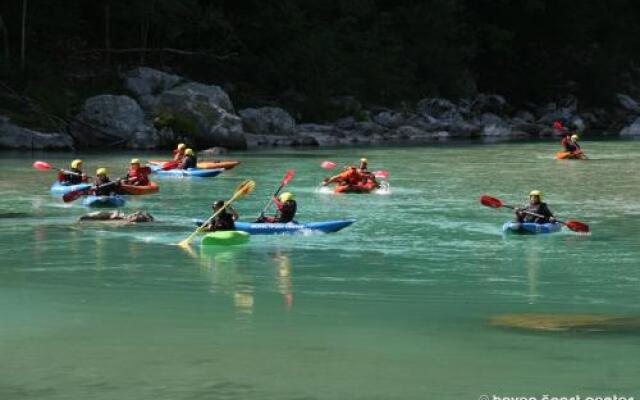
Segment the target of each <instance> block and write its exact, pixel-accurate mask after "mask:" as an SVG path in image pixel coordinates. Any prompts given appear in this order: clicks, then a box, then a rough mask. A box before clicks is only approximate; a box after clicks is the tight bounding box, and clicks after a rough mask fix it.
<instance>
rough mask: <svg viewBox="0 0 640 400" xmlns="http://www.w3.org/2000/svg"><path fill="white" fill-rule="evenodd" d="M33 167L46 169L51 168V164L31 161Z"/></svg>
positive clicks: (41, 169)
mask: <svg viewBox="0 0 640 400" xmlns="http://www.w3.org/2000/svg"><path fill="white" fill-rule="evenodd" d="M33 168H35V169H39V170H40V171H47V170H50V169H51V168H53V167H52V166H51V164H49V163H46V162H44V161H36V162H34V163H33Z"/></svg>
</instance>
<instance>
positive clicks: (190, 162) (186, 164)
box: [178, 156, 198, 169]
mask: <svg viewBox="0 0 640 400" xmlns="http://www.w3.org/2000/svg"><path fill="white" fill-rule="evenodd" d="M197 167H198V159H197V158H196V156H185V157H184V158H183V159H182V162H181V163H180V166H179V167H178V168H180V169H189V168H197Z"/></svg>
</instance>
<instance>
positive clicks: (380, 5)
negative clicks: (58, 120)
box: [0, 0, 640, 118]
mask: <svg viewBox="0 0 640 400" xmlns="http://www.w3.org/2000/svg"><path fill="white" fill-rule="evenodd" d="M639 19H640V2H637V1H633V0H608V1H601V0H423V1H418V0H413V1H412V0H393V1H392V0H321V1H319V0H217V1H207V0H179V1H176V0H95V1H87V0H85V1H81V0H76V1H71V0H69V1H59V0H6V1H3V2H1V3H0V45H2V49H1V51H0V66H1V68H0V74H1V75H0V80H1V83H2V89H3V92H4V93H5V94H6V93H7V92H10V91H15V92H16V93H21V94H26V95H27V96H29V97H30V98H32V99H35V100H36V101H37V102H40V104H43V105H44V107H46V108H48V109H49V110H50V111H52V114H54V115H59V116H61V117H65V116H68V115H69V114H70V113H71V112H72V111H73V110H74V108H75V107H77V105H78V103H79V102H80V101H81V99H82V98H84V97H85V96H86V95H88V94H93V93H98V92H100V91H109V92H114V91H117V90H122V89H117V88H118V85H117V84H116V83H117V82H118V72H119V71H122V70H126V69H128V68H131V67H134V66H137V65H148V66H153V67H158V68H164V69H166V70H170V71H173V72H175V73H177V74H183V75H185V76H187V77H189V78H191V79H195V80H201V81H204V82H211V83H218V84H223V85H225V88H226V89H227V90H229V91H230V92H231V95H232V97H233V99H234V101H235V102H236V103H237V104H239V105H241V106H242V105H246V104H267V103H279V104H284V105H286V106H288V107H289V108H292V109H296V108H297V111H298V112H301V113H302V115H304V116H305V117H308V118H313V117H314V115H312V114H311V113H310V112H309V110H321V109H322V107H321V106H322V104H324V103H325V102H326V101H327V99H328V98H329V97H330V96H333V95H344V94H351V95H355V96H356V97H357V98H359V99H360V100H362V101H364V102H367V103H371V104H380V105H396V106H397V105H400V104H402V103H403V102H413V101H415V100H416V99H419V98H421V97H425V96H430V95H433V96H444V97H449V98H458V97H463V96H467V95H470V94H472V93H473V92H475V91H481V92H494V93H500V94H503V95H505V96H507V97H508V98H509V99H510V101H512V102H515V103H523V102H526V101H537V102H539V101H545V100H548V99H553V98H554V97H555V96H558V95H561V94H567V93H572V94H574V95H576V96H577V97H578V98H579V99H580V100H581V102H583V104H584V103H586V104H606V103H607V102H609V101H611V99H612V95H613V94H614V93H616V92H617V91H620V90H624V87H625V85H627V86H628V84H629V82H628V72H629V71H630V70H632V69H633V63H634V62H637V61H638V59H639V58H640V52H639V51H638V50H639V49H640V24H638V23H637V21H638V20H639ZM23 31H24V35H23ZM2 101H3V103H0V110H1V109H5V110H6V109H11V108H12V107H13V108H14V109H15V108H16V104H10V103H11V101H10V100H7V96H4V97H3V98H2ZM318 112H319V111H318ZM315 117H317V115H316V116H315Z"/></svg>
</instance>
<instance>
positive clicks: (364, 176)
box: [358, 157, 380, 188]
mask: <svg viewBox="0 0 640 400" xmlns="http://www.w3.org/2000/svg"><path fill="white" fill-rule="evenodd" d="M368 165H369V161H368V160H367V159H366V158H364V157H363V158H361V159H360V166H359V167H358V173H359V174H360V179H361V182H362V184H363V185H367V184H371V185H373V186H374V187H376V188H379V187H380V183H379V182H378V181H377V180H376V176H375V175H374V174H373V173H371V172H369V170H368V169H367V167H368Z"/></svg>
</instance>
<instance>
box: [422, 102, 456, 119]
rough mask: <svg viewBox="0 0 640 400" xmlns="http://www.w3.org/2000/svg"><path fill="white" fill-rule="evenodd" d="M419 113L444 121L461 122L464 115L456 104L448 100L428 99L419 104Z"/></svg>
mask: <svg viewBox="0 0 640 400" xmlns="http://www.w3.org/2000/svg"><path fill="white" fill-rule="evenodd" d="M417 111H418V113H420V114H422V115H423V116H425V117H432V118H435V119H437V120H443V121H460V120H462V115H461V114H460V112H459V111H458V108H457V106H456V105H455V104H453V103H452V102H450V101H449V100H447V99H441V98H432V97H427V98H424V99H422V100H420V101H419V102H418V106H417Z"/></svg>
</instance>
